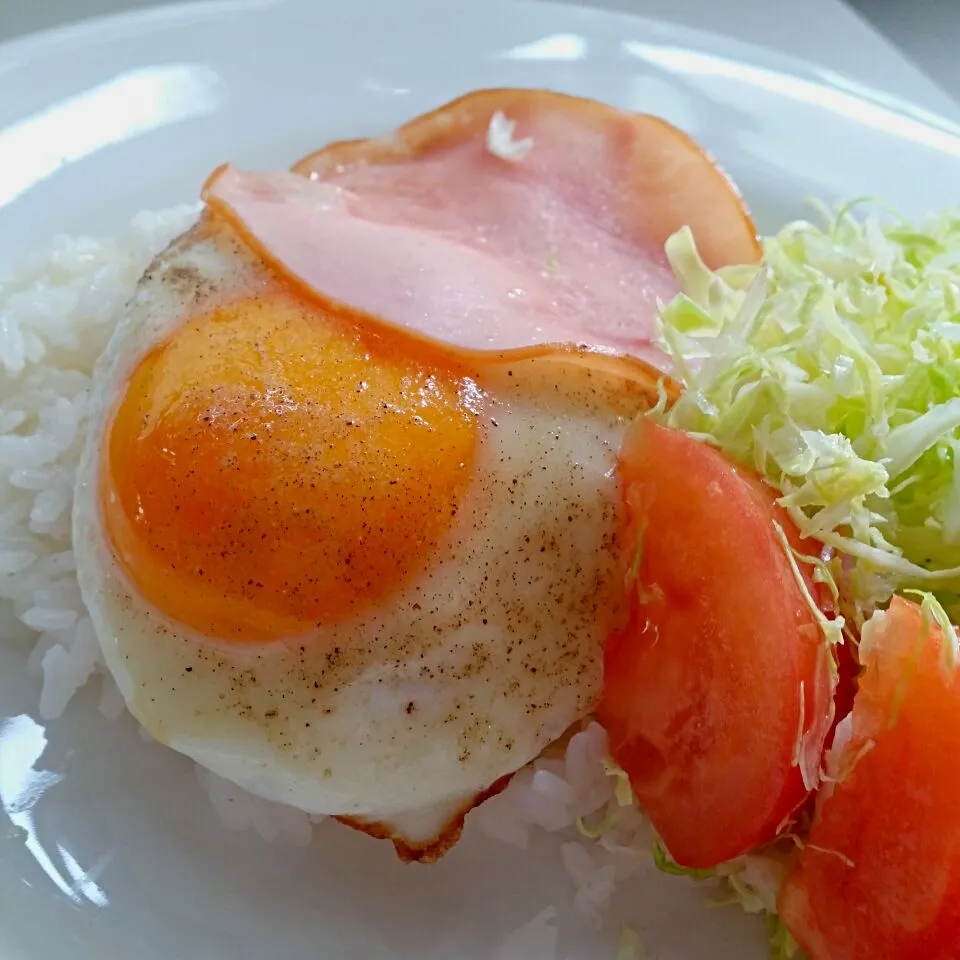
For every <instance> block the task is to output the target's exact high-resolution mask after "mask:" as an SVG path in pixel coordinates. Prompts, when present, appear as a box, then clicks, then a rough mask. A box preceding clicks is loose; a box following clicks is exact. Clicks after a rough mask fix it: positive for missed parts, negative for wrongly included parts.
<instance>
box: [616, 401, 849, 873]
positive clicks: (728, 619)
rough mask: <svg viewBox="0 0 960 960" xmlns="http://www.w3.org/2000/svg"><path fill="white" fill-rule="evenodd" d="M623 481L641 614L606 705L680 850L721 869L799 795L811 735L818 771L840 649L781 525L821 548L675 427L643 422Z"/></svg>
mask: <svg viewBox="0 0 960 960" xmlns="http://www.w3.org/2000/svg"><path fill="white" fill-rule="evenodd" d="M620 476H621V480H622V485H623V495H624V499H625V505H626V514H627V518H628V523H627V530H626V534H625V539H626V546H627V548H628V556H627V558H626V561H625V562H626V565H627V568H628V571H629V572H628V576H627V580H628V588H629V589H630V591H631V595H632V603H631V616H630V620H629V623H628V624H627V625H626V627H625V628H624V629H622V630H620V631H618V632H617V633H616V634H615V635H614V636H613V637H611V638H610V641H609V642H608V644H607V647H606V651H605V679H604V690H603V694H602V699H601V703H600V707H599V710H598V715H599V718H600V720H601V722H602V723H603V724H604V726H605V727H606V729H607V731H608V733H609V736H610V746H611V753H612V755H613V758H614V759H615V760H616V761H617V763H619V764H620V765H621V766H622V767H623V769H624V770H625V771H626V772H627V774H628V776H629V777H630V782H631V784H632V786H633V790H634V793H635V796H636V797H637V800H638V802H639V804H640V805H641V807H643V809H644V811H645V812H646V813H647V815H648V816H649V818H650V820H651V822H652V823H653V825H654V827H655V829H656V830H657V832H658V833H659V835H660V836H661V838H662V839H663V841H664V844H665V845H666V847H667V849H668V850H669V852H670V854H671V856H672V857H673V858H674V859H675V860H676V861H677V862H678V863H680V864H683V865H686V866H690V867H709V866H714V865H716V864H717V863H720V862H722V861H725V860H729V859H731V858H733V857H735V856H737V855H739V854H741V853H744V852H745V851H747V850H750V849H752V848H754V847H756V846H758V845H760V844H762V843H764V842H766V841H768V840H770V839H772V838H773V837H774V836H775V835H776V833H777V831H778V828H780V827H781V826H782V825H783V824H784V822H785V821H787V820H788V819H789V817H790V815H791V812H792V811H794V810H796V809H797V808H798V807H799V806H800V805H801V804H802V803H803V802H804V800H805V798H806V797H807V795H808V793H809V790H808V789H807V786H805V784H804V778H803V776H802V775H801V769H800V766H799V764H798V762H797V761H798V745H799V744H800V742H801V741H802V744H803V750H802V752H803V755H804V756H805V757H806V758H807V770H808V781H809V779H810V776H809V771H810V770H811V769H812V771H813V773H814V774H816V772H817V771H818V769H819V759H820V753H821V751H822V747H823V742H824V738H825V737H826V735H827V733H828V731H829V729H830V723H831V718H832V696H833V681H832V677H831V667H830V661H829V658H830V654H829V651H828V650H827V648H826V644H825V641H824V637H823V633H822V630H821V629H820V626H819V625H818V623H817V620H816V618H815V617H814V615H813V612H812V611H811V609H810V607H809V605H808V603H807V602H806V600H805V598H804V596H803V592H802V590H801V589H800V586H799V584H798V582H797V579H796V575H795V573H794V571H793V570H792V568H791V565H790V562H789V560H788V557H787V552H786V550H785V549H784V546H783V544H782V542H781V541H780V540H779V539H778V537H777V534H776V529H775V526H774V525H775V523H777V524H779V525H780V527H781V528H782V530H783V531H784V533H785V534H786V536H787V538H788V540H789V542H790V543H791V545H792V546H794V547H795V548H797V549H798V550H799V551H800V552H802V553H805V554H816V553H817V552H818V550H819V547H818V545H817V544H815V543H810V542H803V541H801V539H800V537H799V535H798V534H797V531H796V528H795V526H794V525H793V523H792V521H791V520H790V518H789V516H788V515H787V514H786V512H785V511H784V510H783V509H782V508H781V507H779V506H778V505H777V503H776V497H777V494H776V492H775V491H773V490H772V489H771V488H769V487H768V486H766V485H765V484H764V483H763V482H762V481H761V480H760V479H759V478H758V477H756V476H754V475H753V474H751V473H749V472H748V471H746V470H743V469H740V468H738V467H736V466H734V465H733V464H732V463H730V462H729V461H728V460H726V459H725V458H724V457H723V456H722V455H721V454H720V453H719V452H717V451H716V450H714V449H713V448H711V447H709V446H707V445H706V444H703V443H700V442H698V441H696V440H694V439H692V438H691V437H689V436H688V435H687V434H685V433H683V432H681V431H676V430H671V429H668V428H665V427H662V426H658V425H656V424H653V423H651V422H649V421H647V420H645V419H642V418H641V419H639V420H638V421H637V422H636V423H634V424H633V425H632V426H631V428H630V430H629V431H628V432H627V436H626V438H625V440H624V443H623V447H622V449H621V452H620ZM808 573H809V571H807V573H804V574H803V576H804V577H807V574H808ZM808 586H809V587H811V588H812V584H811V583H809V579H808Z"/></svg>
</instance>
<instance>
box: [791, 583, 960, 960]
mask: <svg viewBox="0 0 960 960" xmlns="http://www.w3.org/2000/svg"><path fill="white" fill-rule="evenodd" d="M924 630H925V627H924V625H923V621H922V617H921V612H920V609H919V608H918V607H917V606H916V604H913V603H911V602H909V601H907V600H903V599H901V598H895V599H894V600H893V602H892V604H891V606H890V609H889V611H888V612H887V613H886V614H884V615H882V616H881V617H880V619H879V621H877V623H876V624H873V623H871V624H868V626H867V628H865V630H864V640H863V642H862V643H861V647H860V655H861V661H862V664H863V668H864V670H863V673H862V675H861V677H860V682H859V689H858V691H857V695H856V698H855V700H854V708H853V713H852V715H851V723H852V729H851V732H850V738H849V741H848V742H847V743H846V744H842V743H839V742H838V749H837V751H836V754H837V756H836V757H831V767H833V766H834V765H835V764H836V766H837V767H838V770H837V772H838V774H840V782H839V783H837V784H836V785H834V786H832V787H827V788H826V789H824V790H823V791H822V792H821V794H820V796H819V797H818V799H817V804H816V813H815V816H814V821H813V825H812V827H811V832H810V837H809V844H808V845H807V846H806V847H805V848H804V849H803V851H802V853H801V855H800V864H799V867H798V868H797V870H796V871H795V872H794V873H793V874H792V875H791V876H790V877H789V878H788V880H787V883H786V884H785V885H784V888H783V890H782V892H781V894H780V901H779V910H780V915H781V919H782V920H783V921H784V923H785V924H786V925H787V927H788V929H789V930H790V931H791V933H792V934H793V936H794V937H795V939H796V940H797V941H798V942H799V943H800V944H801V945H802V946H803V947H804V948H805V949H806V950H807V952H808V953H809V954H810V956H811V958H812V960H894V958H895V960H947V958H957V957H960V762H958V758H960V674H953V675H947V674H945V673H944V672H943V670H942V669H941V665H940V661H939V649H940V644H941V643H942V642H943V638H942V635H941V633H940V630H939V628H937V627H935V626H932V625H931V626H930V627H929V631H930V632H929V633H928V634H927V635H926V636H927V642H925V641H924ZM868 638H869V639H868ZM901 698H902V699H901ZM898 701H899V708H897V706H896V704H897V702H898ZM870 743H872V744H873V746H872V747H868V744H870ZM858 755H859V759H856V762H855V763H853V761H854V759H855V758H857V757H858ZM851 763H853V766H852V768H851V766H850V765H851ZM844 771H847V774H846V776H843V772H844Z"/></svg>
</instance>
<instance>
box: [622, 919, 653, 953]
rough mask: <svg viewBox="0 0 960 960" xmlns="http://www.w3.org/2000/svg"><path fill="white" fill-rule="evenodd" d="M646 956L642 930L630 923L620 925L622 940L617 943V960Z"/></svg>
mask: <svg viewBox="0 0 960 960" xmlns="http://www.w3.org/2000/svg"><path fill="white" fill-rule="evenodd" d="M644 956H646V951H645V950H644V948H643V938H642V937H641V936H640V931H639V930H637V929H636V927H631V926H630V924H628V923H624V924H621V925H620V941H619V943H618V944H617V960H642V958H643V957H644Z"/></svg>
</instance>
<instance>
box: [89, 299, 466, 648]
mask: <svg viewBox="0 0 960 960" xmlns="http://www.w3.org/2000/svg"><path fill="white" fill-rule="evenodd" d="M358 320H359V318H357V317H355V316H353V315H352V314H351V313H350V311H349V310H347V309H346V308H340V307H334V306H328V305H318V304H316V303H311V302H307V301H305V300H301V299H299V298H297V297H295V296H294V295H293V294H291V293H288V292H286V291H280V290H277V291H272V292H271V293H270V294H268V295H265V296H263V297H258V298H253V299H247V300H243V301H240V302H238V303H235V304H232V305H229V306H225V307H221V308H220V309H218V310H216V311H214V312H213V313H211V314H209V315H205V316H200V317H197V318H195V319H192V320H190V321H188V322H187V323H186V324H185V325H184V326H182V327H181V328H179V329H178V330H177V331H176V332H175V333H174V334H173V335H172V336H171V337H170V338H169V339H168V340H166V341H164V342H162V343H161V344H159V345H158V346H157V347H155V348H154V349H153V350H152V351H151V352H150V353H148V354H147V355H146V356H145V357H144V358H143V360H142V361H141V362H140V363H139V364H138V366H137V367H136V368H135V370H134V372H133V374H132V376H131V378H130V380H129V382H128V384H127V387H126V391H125V393H124V395H123V396H122V398H121V399H120V403H119V406H118V408H117V410H116V413H115V415H114V417H113V420H112V422H111V424H110V426H109V432H108V435H107V439H106V443H105V444H104V457H103V461H102V465H101V488H100V498H101V507H102V510H103V516H104V522H105V527H106V531H107V534H108V537H109V539H110V542H111V544H112V547H113V549H114V552H115V554H116V556H117V559H118V561H119V563H120V564H121V567H122V568H123V569H124V571H125V573H126V574H127V576H128V577H129V578H130V580H131V581H132V582H133V584H134V585H135V586H136V587H137V589H138V590H139V591H140V593H141V594H142V595H143V597H144V598H145V599H146V600H147V601H148V602H150V603H152V604H153V605H154V606H155V607H157V608H158V609H159V610H161V611H162V612H163V613H165V614H166V615H167V616H169V617H171V618H173V619H175V620H178V621H180V622H182V623H185V624H187V625H188V626H190V627H193V628H195V629H197V630H199V631H202V632H203V633H206V634H210V635H214V636H218V637H223V638H225V639H243V640H268V639H276V638H280V637H285V636H297V635H302V634H303V633H305V632H307V631H308V630H309V629H310V628H312V627H315V626H319V625H322V624H326V623H330V622H334V621H336V620H339V619H342V618H344V617H346V616H349V615H350V614H351V613H354V612H356V611H357V610H360V609H362V608H364V607H365V606H369V605H371V604H373V603H375V602H376V601H377V600H379V599H381V598H383V597H385V596H387V595H389V594H390V593H392V592H395V591H396V590H397V588H398V587H399V586H400V585H401V584H402V582H403V581H405V580H407V579H408V578H410V577H411V576H413V575H416V574H417V573H419V572H420V571H421V570H422V569H423V567H424V565H425V564H426V563H427V562H428V561H429V559H430V556H431V554H432V553H433V551H434V550H435V549H436V547H437V544H438V543H439V542H440V541H441V539H442V537H443V535H444V533H445V532H446V530H447V529H448V527H449V526H450V524H451V523H452V522H453V519H454V517H455V515H456V513H457V509H458V504H459V502H460V500H461V498H462V495H463V493H464V490H465V487H466V485H467V483H468V481H469V478H470V476H471V472H472V467H473V461H474V454H475V449H476V445H477V410H478V406H477V405H478V403H480V402H481V399H480V397H479V393H478V391H477V389H476V387H475V385H474V384H473V383H472V382H471V381H470V380H469V379H468V378H467V377H466V376H465V375H464V373H463V372H462V371H458V370H457V369H456V368H455V367H454V365H453V364H452V363H446V362H445V361H444V360H442V359H441V360H434V359H429V358H426V357H424V358H422V359H421V360H419V361H418V360H417V359H414V354H413V353H412V352H411V351H404V350H403V349H402V347H401V345H400V343H399V341H398V342H394V343H392V344H387V345H386V346H385V345H383V344H381V343H380V342H379V341H376V340H375V339H371V338H370V337H368V336H365V334H364V331H363V329H362V326H361V324H360V323H359V322H358Z"/></svg>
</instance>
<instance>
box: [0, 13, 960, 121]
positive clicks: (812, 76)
mask: <svg viewBox="0 0 960 960" xmlns="http://www.w3.org/2000/svg"><path fill="white" fill-rule="evenodd" d="M287 2H288V0H179V2H173V3H164V4H160V5H158V6H155V7H150V8H148V9H143V10H127V11H123V12H121V13H115V14H110V15H108V16H102V17H90V18H87V19H83V20H78V21H76V22H73V23H68V24H65V25H63V26H60V27H54V28H51V29H49V30H43V31H40V32H37V33H32V34H27V35H26V36H23V37H17V38H14V39H12V40H8V41H5V42H3V43H0V74H3V73H6V72H8V71H10V70H14V69H16V68H17V67H19V66H22V65H23V62H24V60H25V59H27V58H31V57H35V56H37V55H41V56H43V55H54V54H56V53H58V52H62V48H63V47H69V46H71V45H76V44H82V45H86V44H91V45H92V44H97V45H100V44H104V43H110V42H113V41H116V40H118V39H122V38H123V37H124V36H126V35H129V34H130V33H131V32H133V31H139V30H141V29H143V28H144V27H145V26H152V25H155V26H158V27H164V26H167V25H173V24H181V25H182V24H183V23H190V22H203V21H208V20H210V19H215V18H217V17H220V16H228V15H230V14H235V13H245V12H248V11H257V10H266V9H270V8H280V7H283V6H285V5H286V4H287ZM414 2H418V0H414ZM420 2H422V0H420ZM512 2H513V3H514V5H515V6H516V7H518V8H525V9H526V10H528V11H530V12H533V11H548V12H549V13H550V14H551V16H554V17H556V18H558V19H565V20H567V21H572V22H575V21H577V20H581V21H594V22H596V21H604V22H612V23H617V22H620V23H622V24H629V25H631V26H632V27H633V28H634V29H635V30H636V29H639V31H640V33H641V34H642V35H643V36H644V37H645V38H651V39H653V40H654V42H658V43H660V45H662V46H672V47H677V46H680V47H683V48H685V49H688V50H695V51H697V52H707V51H713V50H716V49H717V48H718V46H722V47H723V48H725V49H726V50H727V51H729V57H728V59H731V60H739V61H741V62H743V63H747V64H751V65H757V66H763V67H764V68H765V69H769V70H773V71H775V72H777V73H780V74H784V75H792V76H795V77H802V78H803V79H806V80H809V81H812V82H814V83H816V84H819V85H821V86H823V87H827V88H830V89H833V90H839V91H841V92H843V93H845V94H847V95H849V96H853V97H855V98H857V99H860V100H863V101H866V102H868V103H871V104H873V105H876V106H878V107H882V108H883V109H885V110H889V111H893V112H895V113H898V114H901V115H902V116H905V117H909V118H911V119H912V120H914V121H918V122H920V123H923V124H925V125H927V126H930V127H934V128H936V129H938V130H941V131H943V132H947V133H950V134H953V135H955V136H960V122H958V121H956V120H953V119H951V118H950V117H947V116H945V115H943V114H940V113H936V112H934V111H931V110H929V109H927V108H926V107H923V106H921V105H919V104H917V103H915V102H914V101H912V100H908V99H904V98H902V97H898V96H895V95H894V94H891V93H887V92H886V91H884V90H881V89H880V88H878V87H875V86H872V85H870V84H865V83H862V82H860V81H858V80H856V79H854V78H853V77H851V76H849V75H847V74H844V73H841V72H839V71H837V70H834V69H833V68H831V67H828V66H826V65H825V64H821V63H817V62H816V61H813V60H806V59H804V58H802V57H798V56H796V55H794V54H790V53H786V52H784V51H781V50H775V49H773V48H770V47H764V46H762V45H761V44H757V43H753V42H751V41H748V40H739V39H737V38H735V37H732V36H729V35H727V34H722V33H718V32H715V31H712V30H703V29H700V28H698V27H688V26H686V25H684V24H680V23H676V22H674V21H671V20H661V19H658V18H654V17H648V16H644V15H641V14H634V13H627V12H623V11H617V10H607V9H604V8H601V7H595V6H588V5H582V4H579V3H562V2H557V0H512ZM426 5H428V6H429V5H430V4H429V3H428V4H426ZM465 12H467V11H466V10H463V9H461V10H458V11H457V13H458V15H460V16H463V15H464V13H465ZM474 12H476V8H474Z"/></svg>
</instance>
